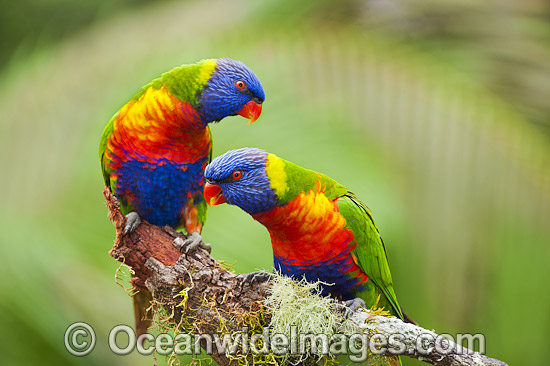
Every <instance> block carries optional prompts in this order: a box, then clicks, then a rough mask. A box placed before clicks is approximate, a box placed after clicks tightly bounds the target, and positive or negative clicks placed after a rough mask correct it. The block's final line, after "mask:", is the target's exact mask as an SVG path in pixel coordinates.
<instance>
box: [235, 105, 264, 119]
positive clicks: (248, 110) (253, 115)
mask: <svg viewBox="0 0 550 366" xmlns="http://www.w3.org/2000/svg"><path fill="white" fill-rule="evenodd" d="M237 114H240V115H241V116H243V117H244V118H250V121H249V122H248V124H251V123H253V122H254V121H256V120H257V119H258V118H260V114H262V105H261V104H260V103H258V102H255V101H253V100H251V101H250V102H248V103H246V104H245V105H244V107H243V108H242V109H241V110H240V111H238V112H237Z"/></svg>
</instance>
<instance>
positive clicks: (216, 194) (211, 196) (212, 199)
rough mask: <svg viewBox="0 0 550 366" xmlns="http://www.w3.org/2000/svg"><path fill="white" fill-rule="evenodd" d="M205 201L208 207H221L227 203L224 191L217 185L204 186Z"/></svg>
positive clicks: (208, 184)
mask: <svg viewBox="0 0 550 366" xmlns="http://www.w3.org/2000/svg"><path fill="white" fill-rule="evenodd" d="M203 192H204V199H205V200H206V203H208V206H215V205H220V204H222V203H225V202H227V201H226V200H225V197H224V196H223V195H222V189H221V188H220V186H219V185H217V184H210V183H206V184H205V185H204V191H203Z"/></svg>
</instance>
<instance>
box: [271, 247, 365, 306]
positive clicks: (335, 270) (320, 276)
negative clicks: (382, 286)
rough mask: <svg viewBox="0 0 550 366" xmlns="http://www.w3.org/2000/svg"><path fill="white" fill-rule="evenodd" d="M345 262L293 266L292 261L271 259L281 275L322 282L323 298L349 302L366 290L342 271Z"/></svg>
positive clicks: (343, 260) (331, 261)
mask: <svg viewBox="0 0 550 366" xmlns="http://www.w3.org/2000/svg"><path fill="white" fill-rule="evenodd" d="M345 262H346V259H340V260H338V259H336V260H329V261H326V262H319V263H315V264H312V265H308V266H298V265H293V264H292V260H284V259H282V258H279V257H277V256H274V257H273V263H274V267H275V270H276V271H279V272H281V273H282V274H283V275H285V276H290V277H294V278H296V279H298V280H300V279H302V278H304V277H305V278H306V280H307V281H309V282H315V281H322V282H324V283H326V285H322V294H323V295H324V296H328V295H330V296H332V297H336V298H338V299H341V300H351V299H354V298H355V297H357V294H358V293H359V292H361V291H364V290H365V289H367V285H366V284H365V283H360V281H359V280H358V279H357V278H356V277H353V276H352V275H351V274H350V273H346V272H344V271H343V269H344V268H346V264H345ZM369 282H370V281H369ZM367 283H368V282H367Z"/></svg>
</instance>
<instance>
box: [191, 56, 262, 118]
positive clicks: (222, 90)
mask: <svg viewBox="0 0 550 366" xmlns="http://www.w3.org/2000/svg"><path fill="white" fill-rule="evenodd" d="M264 100H265V93H264V89H263V87H262V83H261V82H260V80H259V79H258V77H257V76H256V75H254V73H253V72H252V71H251V70H250V69H249V68H248V67H247V66H246V65H245V64H243V63H242V62H240V61H235V60H231V59H229V58H221V59H218V60H217V66H216V69H215V71H214V73H213V74H212V76H211V77H210V80H208V83H207V84H206V86H205V87H204V89H203V90H202V93H201V95H200V97H199V107H198V112H199V114H200V116H201V119H202V121H204V122H207V123H208V122H218V121H220V120H221V119H223V118H225V117H227V116H234V115H236V114H240V115H242V116H243V117H245V118H250V122H249V123H252V122H254V121H255V120H257V119H258V117H259V116H260V114H261V112H262V103H263V101H264Z"/></svg>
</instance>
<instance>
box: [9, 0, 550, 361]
mask: <svg viewBox="0 0 550 366" xmlns="http://www.w3.org/2000/svg"><path fill="white" fill-rule="evenodd" d="M2 9H3V11H2V12H1V13H0V41H1V43H0V50H1V57H0V152H1V154H0V164H1V168H2V169H1V171H2V172H3V173H2V178H1V179H0V192H2V203H1V205H0V241H1V242H0V244H1V246H0V259H1V260H2V264H1V265H0V278H1V280H0V293H1V296H0V327H1V329H2V332H0V355H1V358H2V364H3V365H15V364H52V365H54V364H55V365H58V364H75V365H76V364H78V365H84V364H86V365H100V364H101V365H105V364H118V365H151V364H153V362H154V359H153V357H152V356H149V357H144V356H140V355H138V354H137V353H135V352H134V353H133V354H131V355H129V356H116V355H114V354H113V353H112V352H110V351H109V349H108V347H107V335H108V333H109V331H110V330H111V329H112V327H114V326H115V325H117V324H130V325H131V324H132V322H133V318H132V308H131V300H130V298H129V297H128V296H127V295H126V294H125V292H124V291H123V290H122V289H121V288H120V287H119V286H117V285H116V284H115V282H114V274H115V269H116V268H117V263H116V262H115V261H114V260H113V259H112V258H110V257H109V255H108V251H109V249H110V248H111V246H112V243H113V239H114V228H113V227H112V225H111V224H110V223H109V221H108V219H107V212H106V208H105V206H104V203H103V197H102V194H101V191H102V189H103V183H102V179H101V173H100V167H99V162H98V157H97V146H98V143H99V139H100V137H101V133H102V131H103V127H104V126H105V124H106V123H107V121H108V120H109V118H110V117H111V115H112V114H113V113H114V112H115V111H116V110H117V109H118V108H120V107H121V106H122V105H123V104H124V103H125V102H126V101H127V100H128V99H129V98H130V97H131V96H132V95H133V94H134V93H135V92H137V91H138V90H139V88H140V86H141V85H143V84H145V83H146V82H148V81H149V80H151V79H152V78H154V77H156V76H158V75H159V74H160V73H162V72H164V71H166V70H168V69H170V68H172V67H174V66H178V65H180V64H183V63H192V62H195V61H197V60H199V59H202V58H210V57H231V58H235V59H239V60H242V61H243V62H245V63H246V64H247V65H248V66H249V67H250V68H251V69H252V70H254V71H255V73H256V74H257V75H258V76H259V77H260V79H261V80H262V83H263V85H264V88H265V90H266V94H267V100H266V102H265V105H264V112H263V115H262V117H261V118H260V120H259V121H258V122H256V123H255V124H253V125H251V126H247V125H246V121H245V120H243V119H242V118H241V117H231V118H227V119H225V120H224V121H223V122H222V123H220V124H218V125H214V126H212V131H213V135H214V156H216V155H219V154H221V153H223V152H225V151H226V150H228V149H231V148H238V147H243V146H257V147H262V148H264V149H266V150H268V151H270V152H273V153H276V154H278V155H279V156H281V157H284V158H286V159H288V160H291V161H293V162H295V163H298V164H300V165H302V166H305V167H308V168H311V169H314V170H317V171H320V172H323V173H326V174H328V175H329V176H331V177H333V178H335V179H336V180H338V181H339V182H340V183H342V184H344V185H345V186H347V187H349V188H350V189H351V190H353V191H354V192H355V193H356V194H357V195H358V196H359V197H360V198H361V199H362V200H363V201H364V202H365V203H367V204H368V205H369V206H370V208H371V209H372V210H373V211H374V215H375V219H376V221H377V223H378V226H379V228H380V230H381V233H382V236H383V237H384V239H385V242H386V244H387V247H388V248H387V249H388V255H389V259H390V266H391V269H392V273H393V278H394V282H395V284H396V285H395V287H396V291H397V294H398V298H399V301H400V303H401V304H402V306H403V307H404V308H405V309H406V310H407V312H408V313H409V314H410V315H411V316H412V317H413V318H415V319H416V320H417V321H418V322H419V323H421V325H423V326H424V327H426V328H429V329H434V330H435V331H437V332H440V333H451V334H456V333H478V332H481V333H484V334H485V335H486V337H487V353H488V355H489V356H492V357H496V358H500V359H502V360H504V361H506V362H508V363H510V364H511V365H512V364H516V365H545V364H547V362H545V361H544V360H545V358H546V357H545V353H546V351H545V350H546V347H547V343H548V342H547V339H546V338H545V337H547V335H548V331H550V291H549V286H548V283H547V282H548V280H549V279H550V269H549V268H550V262H549V260H550V255H549V254H550V253H549V247H550V102H549V100H550V47H549V44H550V26H549V25H550V22H549V21H548V19H549V15H550V5H549V4H548V3H547V2H545V1H543V0H524V1H521V2H519V1H500V2H497V1H492V2H477V1H461V0H446V1H430V0H422V1H400V0H393V1H392V0H363V1H358V0H345V1H300V2H295V1H290V0H285V1H262V2H253V1H248V2H247V1H222V0H216V1H202V2H198V1H183V2H182V1H179V2H176V1H145V0H143V1H135V0H119V1H116V2H111V1H107V0H100V1H98V0H93V1H92V0H81V1H77V2H75V1H67V0H48V1H38V0H24V1H23V0H22V1H18V2H15V1H13V2H7V1H2ZM203 236H204V237H205V239H206V240H207V241H209V242H211V243H212V244H213V247H214V249H213V255H214V256H215V257H216V258H217V259H223V260H226V261H228V262H230V263H232V262H236V264H235V269H236V271H237V272H248V271H252V270H255V269H264V268H265V269H269V268H270V267H271V265H272V258H271V248H270V245H269V239H268V235H267V232H266V231H265V229H264V228H263V227H262V226H260V225H259V224H257V223H256V222H254V221H253V220H252V219H251V218H250V217H249V216H247V215H246V214H244V213H243V212H241V211H240V210H239V209H237V208H236V207H231V206H228V205H222V206H217V207H215V208H212V209H211V210H210V211H209V219H208V221H207V224H206V227H205V229H204V232H203ZM75 321H86V322H88V323H89V324H90V325H92V326H93V327H94V328H95V330H96V333H97V337H98V340H97V345H96V348H95V350H94V351H93V352H92V353H91V354H90V355H89V356H87V357H83V358H77V357H74V356H72V355H70V354H69V353H68V352H67V351H66V350H65V348H64V345H63V334H64V331H65V329H66V328H67V327H68V326H69V324H71V323H73V322H75ZM163 363H164V361H163V360H162V359H159V364H163ZM405 363H406V364H408V365H412V364H415V365H416V364H419V363H415V362H409V360H406V361H405Z"/></svg>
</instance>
